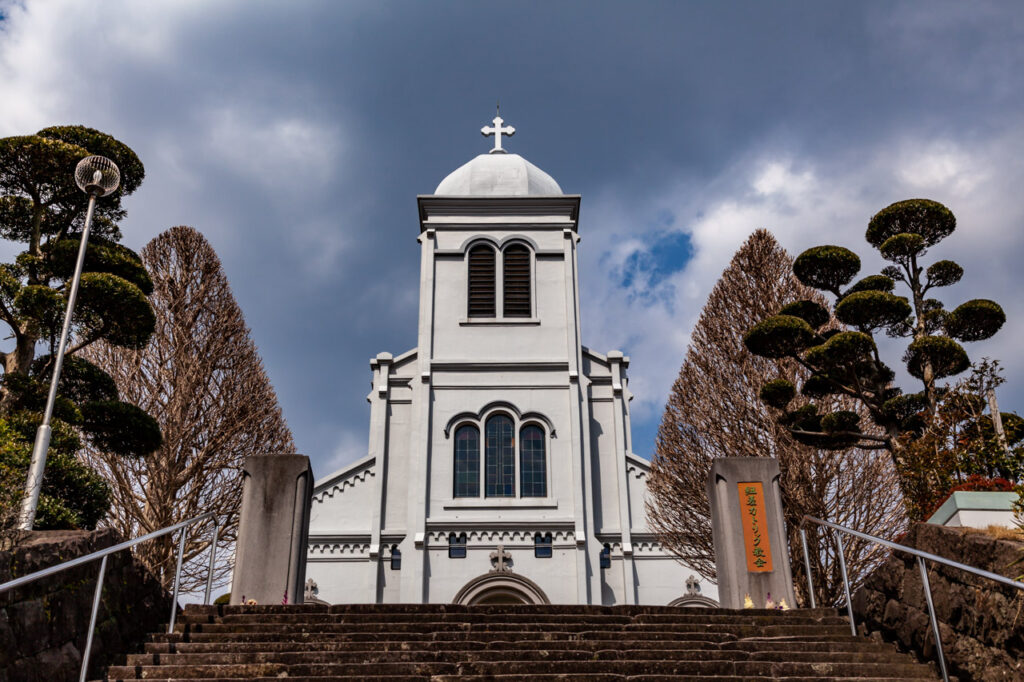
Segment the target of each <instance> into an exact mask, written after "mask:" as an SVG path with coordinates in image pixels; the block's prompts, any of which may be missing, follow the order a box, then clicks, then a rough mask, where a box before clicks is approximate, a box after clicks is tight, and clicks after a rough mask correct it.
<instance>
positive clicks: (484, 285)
mask: <svg viewBox="0 0 1024 682" xmlns="http://www.w3.org/2000/svg"><path fill="white" fill-rule="evenodd" d="M494 263H495V258H494V249H492V248H491V247H489V246H483V245H481V246H474V247H473V248H472V249H470V251H469V316H470V317H496V316H497V312H496V310H495V305H494V277H495V275H494Z"/></svg>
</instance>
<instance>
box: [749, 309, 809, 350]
mask: <svg viewBox="0 0 1024 682" xmlns="http://www.w3.org/2000/svg"><path fill="white" fill-rule="evenodd" d="M813 339H814V330H813V329H811V326H810V325H809V324H807V322H806V321H805V320H802V319H800V318H799V317H794V316H792V315H776V316H775V317H770V318H768V319H767V320H765V321H764V322H761V323H758V324H757V325H755V326H754V327H753V328H752V329H751V330H750V331H748V332H747V333H746V334H745V335H744V336H743V343H744V345H745V346H746V347H747V349H748V350H749V351H750V352H751V353H754V354H755V355H760V356H762V357H766V358H784V357H788V356H791V355H796V354H797V353H799V352H800V351H801V350H803V349H804V348H806V347H807V345H808V344H809V343H810V342H811V341H812V340H813Z"/></svg>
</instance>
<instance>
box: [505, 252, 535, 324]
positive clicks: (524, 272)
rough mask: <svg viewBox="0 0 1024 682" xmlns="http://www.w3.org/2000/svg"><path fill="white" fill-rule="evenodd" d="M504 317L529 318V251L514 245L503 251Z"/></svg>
mask: <svg viewBox="0 0 1024 682" xmlns="http://www.w3.org/2000/svg"><path fill="white" fill-rule="evenodd" d="M502 265H503V269H504V272H505V290H504V291H505V305H504V308H505V311H504V314H505V317H529V316H530V250H529V249H527V248H526V247H525V246H521V245H519V244H514V245H512V246H510V247H508V248H507V249H505V259H504V262H503V264H502Z"/></svg>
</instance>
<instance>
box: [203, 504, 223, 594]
mask: <svg viewBox="0 0 1024 682" xmlns="http://www.w3.org/2000/svg"><path fill="white" fill-rule="evenodd" d="M219 533H220V524H219V523H218V522H217V519H214V521H213V542H211V543H210V568H209V569H208V570H207V572H206V594H205V595H204V596H203V606H209V604H210V589H211V588H212V587H213V565H214V562H216V561H217V535H218V534H219Z"/></svg>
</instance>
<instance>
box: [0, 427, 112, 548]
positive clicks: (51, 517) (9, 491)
mask: <svg viewBox="0 0 1024 682" xmlns="http://www.w3.org/2000/svg"><path fill="white" fill-rule="evenodd" d="M55 424H58V422H55ZM56 431H57V429H55V432H54V433H55V435H56ZM57 440H58V444H59V442H60V439H59V438H58V439H57ZM31 457H32V445H31V442H30V441H27V440H25V438H24V434H23V433H22V432H21V430H19V429H17V428H14V427H13V426H12V425H11V424H10V423H8V422H7V421H6V420H3V419H0V518H3V519H7V520H9V519H13V518H14V517H15V516H16V510H17V508H18V507H19V506H20V504H21V498H22V494H23V489H24V485H25V480H26V478H27V476H28V466H29V461H30V460H31ZM109 507H110V489H109V488H108V486H107V484H106V483H105V482H104V481H103V479H102V478H100V476H98V475H97V474H96V472H94V471H93V470H92V469H90V468H89V467H87V466H85V465H84V464H82V463H81V462H80V461H78V459H77V458H76V457H75V456H74V454H72V453H69V452H68V451H66V450H65V449H60V448H51V452H50V456H49V457H48V458H47V460H46V471H45V473H44V474H43V487H42V490H41V491H40V494H39V507H38V511H37V512H36V523H35V528H36V529H37V530H57V529H64V528H86V529H90V528H94V527H95V526H96V523H97V522H98V521H99V520H100V519H101V518H103V516H104V515H105V514H106V512H107V509H108V508H109Z"/></svg>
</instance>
